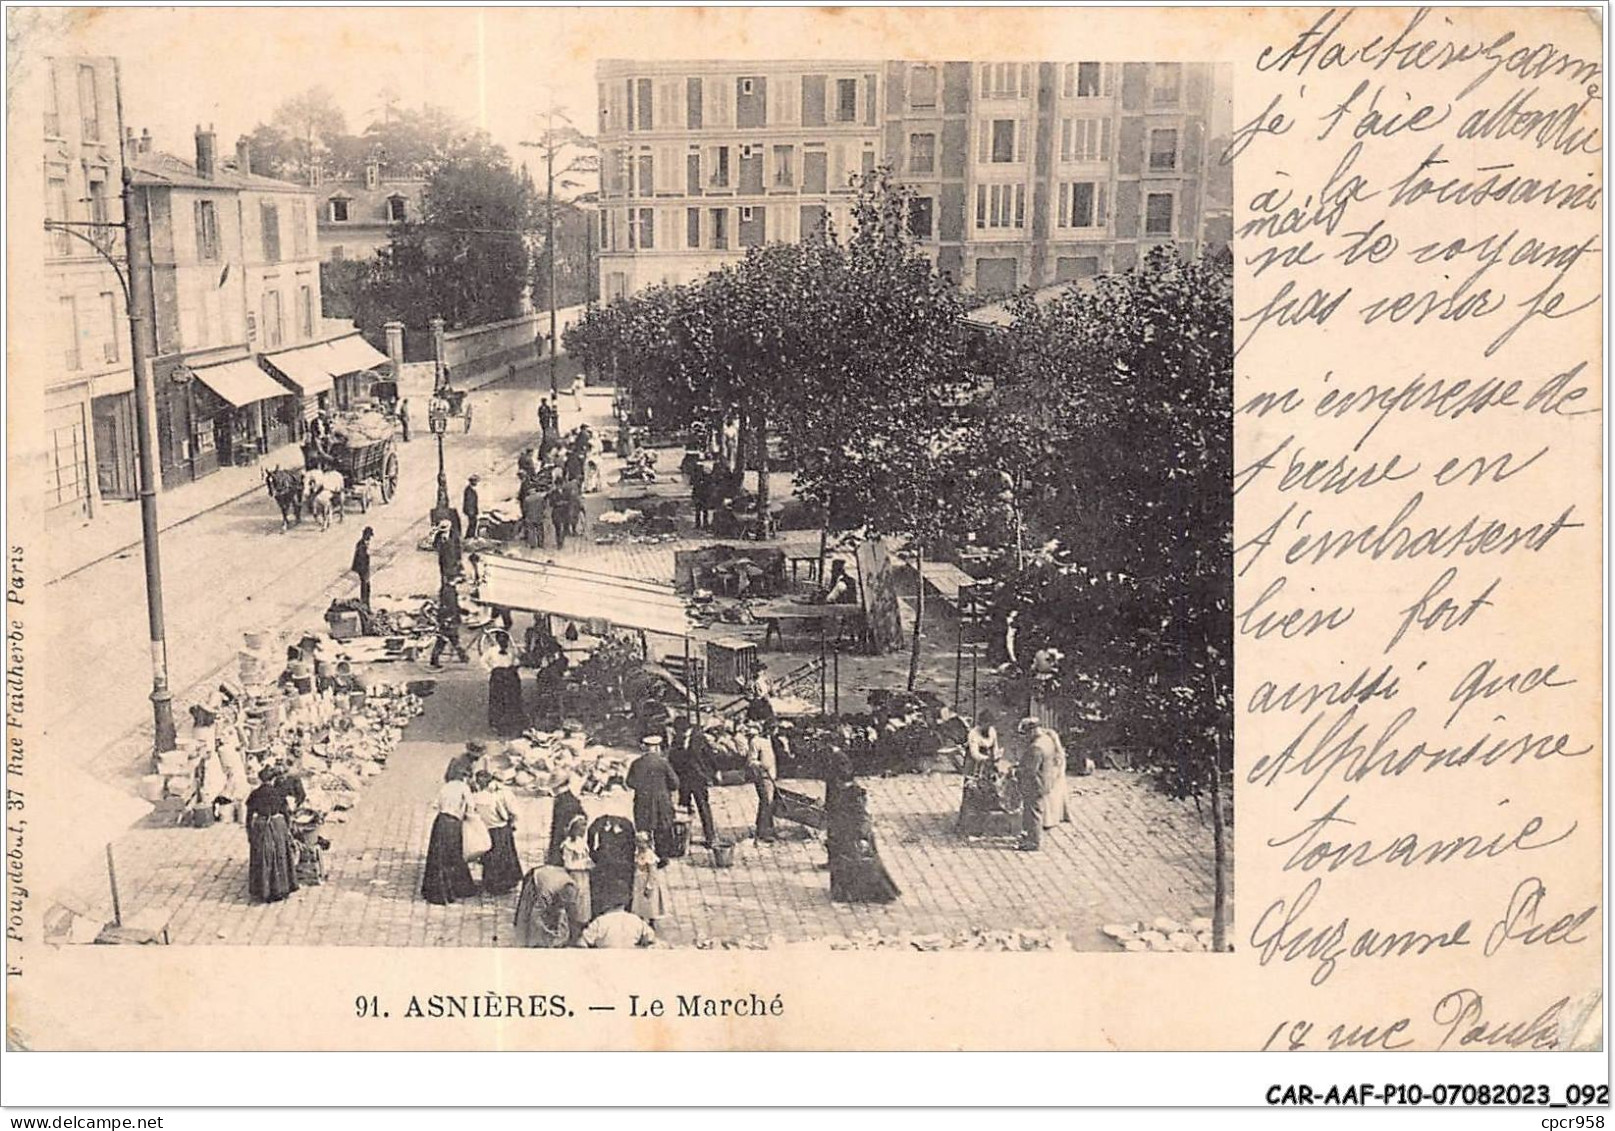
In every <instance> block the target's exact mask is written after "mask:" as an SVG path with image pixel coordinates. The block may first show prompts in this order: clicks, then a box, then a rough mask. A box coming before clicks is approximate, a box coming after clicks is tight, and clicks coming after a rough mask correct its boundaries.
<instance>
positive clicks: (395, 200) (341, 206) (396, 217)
mask: <svg viewBox="0 0 1615 1131" xmlns="http://www.w3.org/2000/svg"><path fill="white" fill-rule="evenodd" d="M325 203H326V212H325V216H326V219H327V220H329V221H330V222H331V223H333V224H346V223H348V222H349V221H350V220H351V219H352V218H353V215H352V213H353V209H352V204H353V198H352V197H347V196H333V197H332V198H331V199H330V200H328V201H326V202H325ZM384 207H385V215H386V217H387V222H388V223H389V224H402V223H403V222H404V220H405V219H406V217H407V216H408V211H409V202H408V200H407V199H406V198H405V197H403V196H402V195H400V194H397V193H394V194H393V195H392V196H389V197H388V198H387V199H386V201H385V202H384Z"/></svg>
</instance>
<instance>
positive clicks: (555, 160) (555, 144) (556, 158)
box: [521, 88, 600, 393]
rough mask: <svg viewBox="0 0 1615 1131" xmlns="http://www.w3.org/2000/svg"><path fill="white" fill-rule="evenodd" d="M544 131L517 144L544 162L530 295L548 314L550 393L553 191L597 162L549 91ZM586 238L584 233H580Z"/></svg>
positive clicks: (555, 284)
mask: <svg viewBox="0 0 1615 1131" xmlns="http://www.w3.org/2000/svg"><path fill="white" fill-rule="evenodd" d="M542 118H543V121H544V127H543V129H542V130H540V131H539V134H538V137H537V138H535V139H534V140H532V141H524V142H522V143H521V144H522V145H524V146H526V147H528V148H531V149H536V150H537V151H538V153H539V156H540V157H541V158H542V159H543V161H544V196H543V198H542V208H543V213H542V215H543V219H544V250H543V254H542V262H543V264H544V270H545V279H544V283H543V285H542V287H540V286H538V285H537V284H536V281H535V285H534V287H533V290H534V292H535V293H536V292H538V291H539V290H542V291H543V293H544V295H545V297H546V298H547V300H548V305H549V310H550V332H549V341H550V351H549V352H550V392H552V393H553V392H555V391H556V388H555V386H556V380H557V377H556V364H557V352H558V350H557V347H558V346H559V345H560V338H559V331H558V329H557V321H556V307H557V305H558V302H557V298H558V291H559V289H560V288H559V281H558V275H559V271H560V261H561V252H560V249H559V248H558V247H557V245H556V242H555V241H556V237H557V235H558V232H559V226H558V220H559V218H558V216H557V212H556V196H555V190H556V189H557V188H559V189H562V190H563V191H571V190H576V189H579V188H582V187H583V184H584V182H583V180H581V179H580V178H581V176H582V175H583V174H590V173H598V172H599V171H600V161H599V158H598V156H596V154H595V152H594V151H595V149H596V142H595V139H594V138H592V137H590V136H589V135H588V134H585V133H584V132H583V131H582V130H580V129H578V128H577V126H576V125H575V124H574V123H573V121H572V119H571V117H570V116H569V115H568V114H567V111H566V108H565V107H563V106H559V105H557V104H556V102H555V92H554V89H553V88H552V89H551V90H550V99H549V104H548V106H547V108H546V109H545V110H544V113H543V115H542ZM584 235H585V237H587V235H588V232H587V230H585V231H584Z"/></svg>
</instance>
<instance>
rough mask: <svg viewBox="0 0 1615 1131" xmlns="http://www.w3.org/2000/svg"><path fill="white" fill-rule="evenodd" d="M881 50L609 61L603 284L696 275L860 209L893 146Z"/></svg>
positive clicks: (603, 112)
mask: <svg viewBox="0 0 1615 1131" xmlns="http://www.w3.org/2000/svg"><path fill="white" fill-rule="evenodd" d="M880 72H881V65H880V64H879V63H878V62H874V61H868V62H857V61H846V60H843V61H839V62H812V61H808V62H802V61H795V60H793V61H789V62H775V63H745V62H739V63H699V64H697V63H635V62H622V61H608V62H603V63H601V64H600V67H599V70H598V79H599V88H600V89H599V93H600V127H599V134H600V146H601V173H600V213H599V224H600V231H599V248H600V268H599V269H600V290H599V293H600V295H601V297H602V298H604V299H605V300H606V301H610V300H611V299H613V298H618V297H620V296H622V295H624V294H629V293H632V292H634V291H637V290H640V289H641V288H643V287H647V286H651V285H653V284H656V283H662V282H668V283H684V282H690V281H692V280H694V279H697V278H699V277H700V276H702V275H705V274H706V273H707V272H709V271H712V270H713V269H715V268H716V267H718V266H720V265H722V264H723V263H725V262H728V261H731V260H733V259H735V258H738V257H739V256H741V255H744V254H745V250H746V249H747V248H749V247H754V246H757V245H760V244H763V243H768V242H793V241H795V240H798V239H801V238H802V237H804V236H810V235H812V234H814V233H816V232H818V231H820V230H821V229H822V226H823V225H824V223H825V222H826V221H827V220H828V221H830V222H832V223H835V224H837V225H840V226H843V227H844V226H845V225H846V223H847V221H848V215H849V206H850V204H851V201H852V189H851V180H852V177H853V175H854V174H856V173H858V172H860V171H862V170H868V169H873V168H874V167H875V164H876V163H877V161H878V160H879V155H880V146H881V117H882V115H881V104H880V93H881V76H880Z"/></svg>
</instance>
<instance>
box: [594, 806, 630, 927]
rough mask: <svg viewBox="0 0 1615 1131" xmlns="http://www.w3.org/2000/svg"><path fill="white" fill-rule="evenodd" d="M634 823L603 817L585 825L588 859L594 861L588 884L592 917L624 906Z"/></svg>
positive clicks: (609, 815) (628, 878) (628, 891)
mask: <svg viewBox="0 0 1615 1131" xmlns="http://www.w3.org/2000/svg"><path fill="white" fill-rule="evenodd" d="M634 831H635V830H634V823H633V822H632V821H630V820H628V819H627V818H626V817H618V816H614V815H612V814H609V813H608V814H606V815H605V816H603V817H598V818H596V819H595V822H594V824H592V825H590V826H589V856H590V858H591V859H592V860H593V861H594V876H593V878H592V879H591V881H590V885H591V887H592V889H593V891H592V894H593V896H594V899H593V903H594V907H593V910H594V912H595V914H596V915H598V914H600V913H601V912H602V911H610V910H612V909H613V908H618V907H627V906H628V901H629V900H630V899H631V898H632V896H633V887H634V840H635V838H634Z"/></svg>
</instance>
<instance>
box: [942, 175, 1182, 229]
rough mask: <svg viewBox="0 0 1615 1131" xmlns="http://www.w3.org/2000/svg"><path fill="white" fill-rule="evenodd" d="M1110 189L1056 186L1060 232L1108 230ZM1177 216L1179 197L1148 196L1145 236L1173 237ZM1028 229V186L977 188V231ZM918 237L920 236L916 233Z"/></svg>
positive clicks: (1070, 184)
mask: <svg viewBox="0 0 1615 1131" xmlns="http://www.w3.org/2000/svg"><path fill="white" fill-rule="evenodd" d="M1108 191H1109V190H1108V188H1107V186H1106V185H1105V183H1104V182H1103V181H1065V182H1062V183H1061V184H1059V185H1058V186H1056V189H1055V204H1054V213H1055V215H1054V221H1055V227H1057V228H1068V229H1071V228H1077V229H1080V228H1105V227H1107V226H1108V225H1109V223H1110V208H1109V200H1108ZM1176 212H1177V194H1175V193H1171V192H1146V193H1145V194H1144V234H1145V235H1146V236H1171V235H1173V234H1174V233H1175V231H1176V228H1175V226H1174V224H1175V220H1176ZM1025 227H1026V186H1025V185H1024V184H1007V185H977V186H976V229H977V230H978V231H992V230H994V229H1000V228H1011V229H1024V228H1025ZM916 234H918V233H916Z"/></svg>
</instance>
